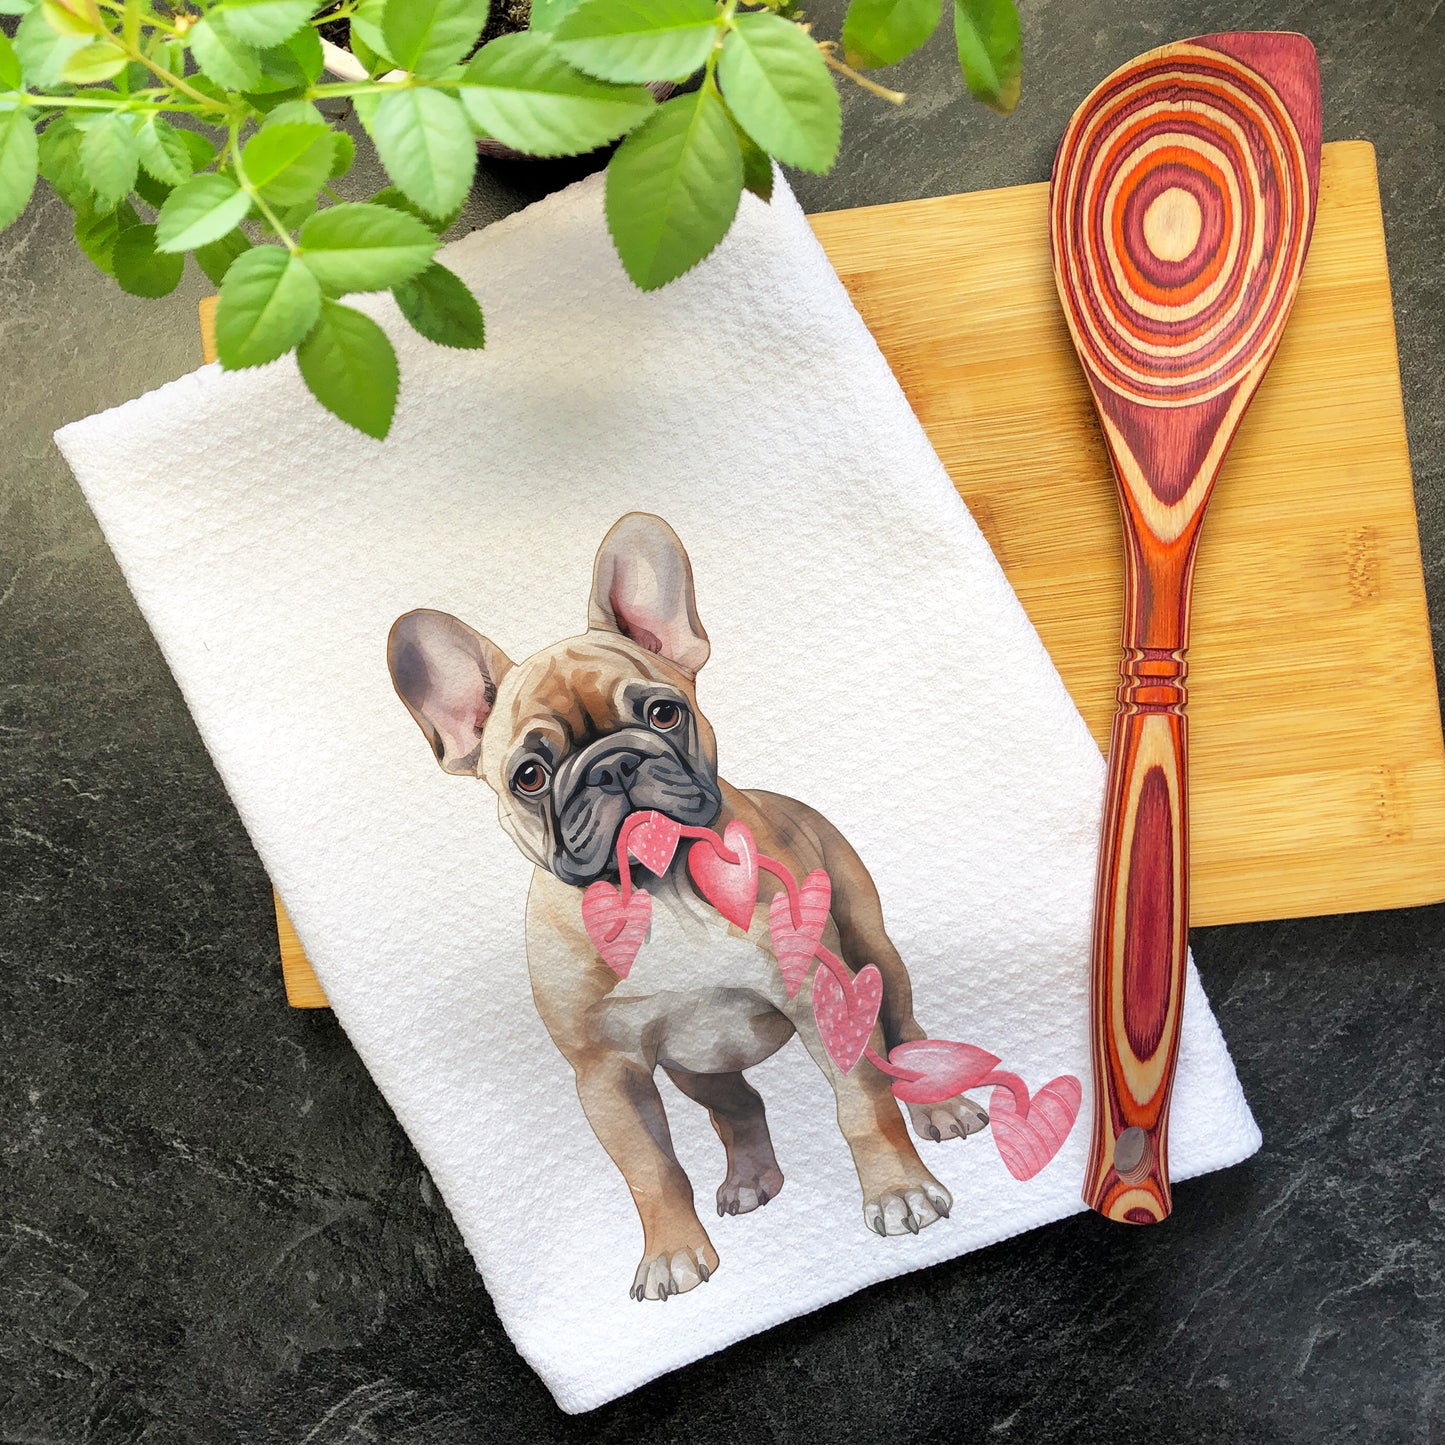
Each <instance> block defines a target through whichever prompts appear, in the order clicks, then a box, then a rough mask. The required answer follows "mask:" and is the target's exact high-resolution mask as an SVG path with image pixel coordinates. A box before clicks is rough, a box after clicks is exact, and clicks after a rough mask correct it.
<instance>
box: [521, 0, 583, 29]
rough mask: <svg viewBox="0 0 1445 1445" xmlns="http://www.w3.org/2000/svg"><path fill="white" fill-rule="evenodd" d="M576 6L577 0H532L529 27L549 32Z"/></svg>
mask: <svg viewBox="0 0 1445 1445" xmlns="http://www.w3.org/2000/svg"><path fill="white" fill-rule="evenodd" d="M576 8H577V0H532V10H531V15H530V17H529V19H528V25H529V26H530V28H531V29H533V30H536V31H539V32H541V33H542V34H544V35H546V34H550V33H551V32H552V31H554V30H556V28H557V27H558V26H559V25H560V24H561V23H562V22H563V21H564V20H565V19H566V18H567V17H568V16H569V15H570V14H571V13H572V12H573V11H574V10H575V9H576Z"/></svg>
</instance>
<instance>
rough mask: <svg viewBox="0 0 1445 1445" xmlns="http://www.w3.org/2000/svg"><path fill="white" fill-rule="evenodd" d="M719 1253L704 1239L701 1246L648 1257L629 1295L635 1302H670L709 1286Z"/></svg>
mask: <svg viewBox="0 0 1445 1445" xmlns="http://www.w3.org/2000/svg"><path fill="white" fill-rule="evenodd" d="M717 1264H718V1260H717V1250H715V1249H714V1248H713V1247H712V1245H711V1244H710V1243H709V1242H708V1240H707V1237H706V1236H705V1235H704V1236H703V1240H702V1243H701V1244H697V1245H684V1246H683V1247H682V1248H681V1249H673V1250H663V1251H662V1252H661V1253H658V1254H645V1255H643V1256H642V1263H641V1264H639V1265H638V1266H637V1275H636V1277H635V1278H634V1279H633V1281H632V1288H631V1289H630V1290H628V1294H630V1295H631V1296H632V1298H633V1299H635V1300H644V1299H660V1300H666V1299H670V1298H671V1297H672V1296H673V1295H675V1294H686V1293H687V1292H688V1290H690V1289H696V1288H697V1286H698V1285H700V1284H706V1283H707V1281H708V1280H709V1279H711V1278H712V1275H713V1271H714V1270H716V1269H717Z"/></svg>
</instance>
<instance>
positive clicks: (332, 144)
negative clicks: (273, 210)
mask: <svg viewBox="0 0 1445 1445" xmlns="http://www.w3.org/2000/svg"><path fill="white" fill-rule="evenodd" d="M335 156H336V135H335V133H334V132H333V131H332V130H331V128H330V127H329V126H325V125H266V126H262V127H261V129H260V130H258V131H257V132H256V134H255V135H253V136H252V137H251V139H250V140H249V141H247V142H246V148H245V150H243V151H242V152H241V164H242V166H243V168H244V169H245V172H246V179H247V180H248V181H249V182H250V183H251V185H253V186H254V187H255V188H256V189H257V190H258V191H260V193H261V195H262V197H263V199H265V200H267V201H269V202H270V203H271V204H272V205H275V206H296V205H300V204H301V203H302V202H303V201H309V200H310V199H311V198H312V197H313V196H315V195H316V193H317V192H318V191H319V190H320V189H321V187H322V186H324V185H325V184H326V180H327V177H328V176H330V174H331V162H332V160H333V159H334V158H335ZM227 229H228V230H229V229H230V227H229V226H228V227H227Z"/></svg>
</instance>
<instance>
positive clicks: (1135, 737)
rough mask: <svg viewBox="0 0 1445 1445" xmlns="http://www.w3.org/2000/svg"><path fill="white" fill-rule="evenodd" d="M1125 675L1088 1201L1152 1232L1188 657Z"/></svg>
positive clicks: (1106, 844)
mask: <svg viewBox="0 0 1445 1445" xmlns="http://www.w3.org/2000/svg"><path fill="white" fill-rule="evenodd" d="M1132 590H1133V589H1131V591H1132ZM1135 595H1137V593H1136V594H1135ZM1183 605H1184V606H1185V607H1187V605H1188V603H1187V596H1186V600H1185V601H1184V604H1183ZM1180 621H1181V623H1182V622H1183V619H1182V618H1181V619H1180ZM1129 630H1132V629H1129ZM1177 635H1178V636H1180V637H1182V636H1183V635H1185V633H1184V628H1183V626H1181V627H1180V628H1179V631H1178V634H1177ZM1127 640H1128V634H1127V631H1126V643H1127ZM1120 671H1121V672H1122V674H1123V681H1122V683H1121V685H1120V687H1119V704H1120V706H1119V712H1118V714H1117V715H1116V716H1115V718H1114V730H1113V738H1112V742H1111V744H1110V748H1109V776H1108V784H1107V787H1106V790H1105V795H1104V796H1105V802H1104V808H1105V813H1104V827H1103V834H1102V840H1101V844H1100V850H1099V873H1098V881H1097V892H1096V896H1095V901H1094V943H1093V1000H1092V1016H1091V1025H1092V1031H1093V1054H1094V1087H1095V1089H1096V1091H1097V1097H1096V1099H1095V1108H1094V1135H1093V1142H1092V1147H1091V1150H1090V1156H1089V1164H1088V1171H1087V1174H1086V1177H1085V1182H1084V1198H1085V1200H1086V1201H1087V1202H1088V1204H1089V1205H1090V1206H1091V1207H1092V1208H1094V1209H1097V1210H1098V1211H1099V1212H1100V1213H1101V1214H1104V1215H1107V1216H1108V1217H1109V1218H1110V1219H1114V1220H1118V1221H1120V1222H1121V1223H1126V1224H1153V1223H1155V1222H1156V1221H1158V1220H1161V1219H1163V1218H1164V1217H1165V1216H1166V1215H1167V1214H1168V1213H1169V1210H1170V1193H1169V1132H1168V1125H1169V1095H1170V1091H1171V1090H1172V1088H1173V1086H1174V1067H1175V1062H1176V1060H1177V1058H1178V1051H1179V1025H1180V1020H1181V1018H1182V1016H1183V1011H1184V967H1185V958H1186V950H1187V948H1188V935H1189V895H1188V890H1189V819H1188V808H1187V803H1186V799H1187V796H1188V794H1187V790H1186V786H1185V783H1186V777H1185V770H1186V758H1187V746H1188V731H1187V729H1188V724H1187V722H1186V720H1185V717H1184V712H1183V709H1184V702H1185V689H1184V675H1185V663H1184V649H1183V647H1182V646H1180V647H1176V648H1165V647H1142V646H1127V645H1126V647H1125V652H1124V661H1123V664H1122V666H1121V669H1120Z"/></svg>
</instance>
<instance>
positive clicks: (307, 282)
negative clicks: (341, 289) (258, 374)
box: [216, 246, 321, 371]
mask: <svg viewBox="0 0 1445 1445" xmlns="http://www.w3.org/2000/svg"><path fill="white" fill-rule="evenodd" d="M320 314H321V287H320V286H319V285H318V284H317V281H316V278H315V277H314V276H313V275H312V274H311V272H310V271H308V270H307V269H306V267H305V266H304V265H303V264H302V262H301V260H300V258H299V257H297V256H294V255H292V254H291V252H290V251H287V250H285V249H284V248H282V247H280V246H256V247H255V248H253V249H252V250H248V251H246V252H245V253H244V254H243V255H240V256H237V257H236V258H235V259H234V260H233V261H232V262H231V265H230V269H229V270H228V271H227V272H226V277H225V280H224V281H222V282H221V300H220V304H219V305H218V306H217V307H216V355H217V356H219V357H220V358H221V365H222V366H224V367H225V368H226V369H227V370H228V371H240V370H241V369H243V368H244V367H247V366H261V365H263V364H264V363H266V362H268V361H275V360H276V358H277V357H278V356H284V355H285V354H286V353H287V352H288V351H290V350H291V348H292V347H293V346H295V345H296V344H297V342H299V341H300V340H301V338H302V337H303V336H305V335H306V333H307V332H308V331H310V330H311V328H312V326H314V325H315V323H316V318H317V317H318V316H319V315H320Z"/></svg>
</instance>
